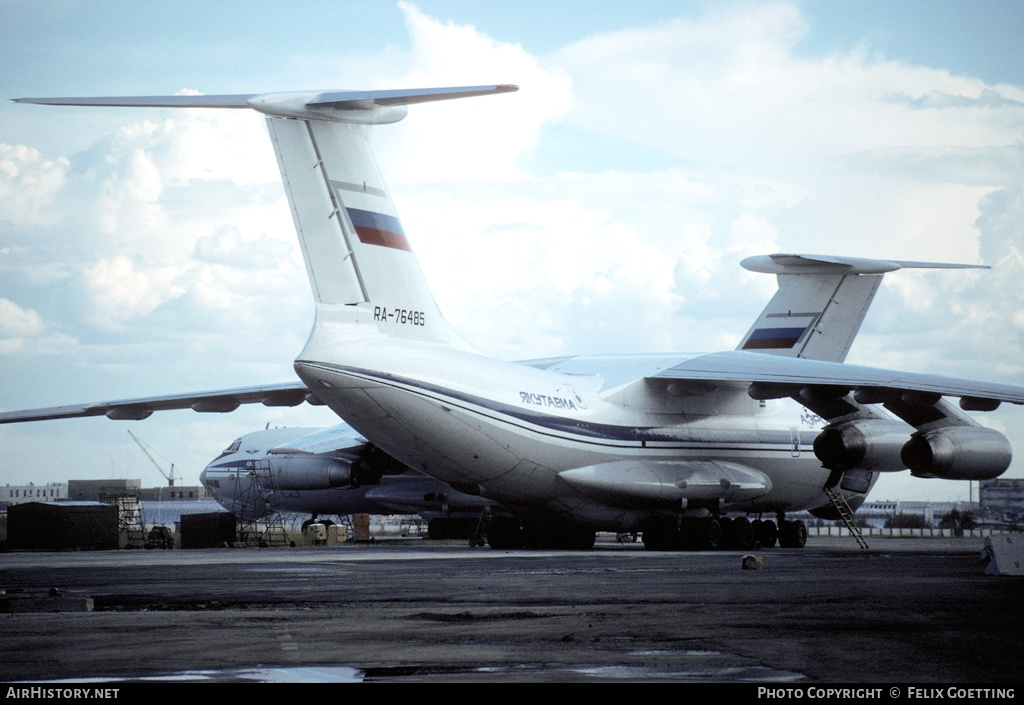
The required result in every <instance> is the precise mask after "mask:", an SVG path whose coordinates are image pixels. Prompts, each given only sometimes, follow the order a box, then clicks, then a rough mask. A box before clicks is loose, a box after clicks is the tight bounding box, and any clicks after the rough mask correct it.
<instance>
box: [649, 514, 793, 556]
mask: <svg viewBox="0 0 1024 705" xmlns="http://www.w3.org/2000/svg"><path fill="white" fill-rule="evenodd" d="M643 542H644V547H645V548H647V549H648V550H651V551H714V550H719V549H724V550H740V551H749V550H752V549H754V548H772V547H774V546H775V545H776V543H778V545H779V546H781V547H783V548H803V546H804V544H805V543H806V542H807V527H806V526H805V525H804V523H803V522H802V521H785V520H783V521H782V522H781V527H780V526H779V525H777V524H776V523H775V522H774V521H772V520H770V519H769V520H761V519H755V520H753V521H751V520H749V519H747V518H746V517H738V518H730V517H716V516H707V517H702V518H697V517H682V518H681V519H676V518H673V517H668V518H662V519H659V520H656V521H653V522H652V523H651V524H650V525H649V526H648V527H647V528H646V529H645V530H644V532H643Z"/></svg>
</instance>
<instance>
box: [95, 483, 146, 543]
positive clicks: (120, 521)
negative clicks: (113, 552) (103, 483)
mask: <svg viewBox="0 0 1024 705" xmlns="http://www.w3.org/2000/svg"><path fill="white" fill-rule="evenodd" d="M99 497H100V501H101V502H103V503H104V504H113V505H114V506H115V507H117V532H118V536H119V543H120V545H121V548H145V547H146V528H145V522H143V520H142V505H141V504H140V503H139V495H138V491H137V490H135V489H132V488H127V489H123V488H121V489H111V488H108V487H102V488H100V494H99Z"/></svg>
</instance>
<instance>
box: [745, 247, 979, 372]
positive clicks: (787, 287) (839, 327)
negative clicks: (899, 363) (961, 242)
mask: <svg viewBox="0 0 1024 705" xmlns="http://www.w3.org/2000/svg"><path fill="white" fill-rule="evenodd" d="M741 264H742V265H743V267H744V268H745V269H749V270H750V271H752V272H764V273H766V274H776V275H778V280H779V290H778V291H777V292H775V296H774V297H772V300H771V301H769V302H768V305H767V306H766V307H765V309H764V311H762V312H761V315H760V316H759V317H758V319H757V321H756V322H755V323H754V325H753V327H751V329H750V331H749V332H748V333H747V335H746V336H745V337H744V338H743V341H742V342H741V343H740V345H739V348H738V349H739V350H751V351H754V352H759V353H768V354H771V355H781V356H784V357H802V358H806V359H809V360H826V361H829V362H842V361H844V360H845V359H846V354H847V353H848V352H849V351H850V346H851V345H853V339H854V338H855V337H856V336H857V331H858V330H860V325H861V323H862V322H863V320H864V316H865V315H866V314H867V312H868V308H869V307H870V306H871V301H872V299H874V297H875V292H877V291H878V286H879V285H880V284H881V283H882V276H883V275H885V274H886V273H887V272H894V271H896V270H897V269H965V268H975V267H976V265H969V264H939V263H932V262H904V261H894V260H875V259H860V258H855V257H825V256H821V255H786V254H777V255H765V256H760V257H748V258H747V259H745V260H743V262H742V263H741Z"/></svg>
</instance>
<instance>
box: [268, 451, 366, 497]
mask: <svg viewBox="0 0 1024 705" xmlns="http://www.w3.org/2000/svg"><path fill="white" fill-rule="evenodd" d="M268 460H269V461H270V471H269V472H268V471H267V470H263V469H260V470H257V474H258V475H259V476H260V479H261V480H262V481H263V482H264V483H265V485H266V486H267V487H274V488H277V489H279V490H328V489H330V488H332V487H344V486H346V485H349V484H351V482H352V466H351V464H350V463H349V462H347V461H345V460H339V459H338V458H332V457H330V456H328V455H306V454H287V455H284V454H282V455H270V456H269V457H268ZM270 474H273V478H271V477H270Z"/></svg>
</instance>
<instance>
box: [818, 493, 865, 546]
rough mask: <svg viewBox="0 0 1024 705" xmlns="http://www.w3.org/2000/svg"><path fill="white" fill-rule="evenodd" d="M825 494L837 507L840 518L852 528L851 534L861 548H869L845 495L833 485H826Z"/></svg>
mask: <svg viewBox="0 0 1024 705" xmlns="http://www.w3.org/2000/svg"><path fill="white" fill-rule="evenodd" d="M824 489H825V494H826V495H828V498H829V501H830V502H832V506H833V507H835V508H836V511H837V512H838V513H839V518H840V519H842V520H843V524H845V525H846V528H847V529H849V530H850V535H851V536H853V538H855V539H857V545H859V546H860V547H861V548H867V547H868V543H867V541H865V540H864V535H863V534H861V532H860V527H859V526H857V525H856V524H855V523H853V510H852V509H850V505H849V504H847V503H846V500H845V499H843V496H842V495H841V494H839V493H838V492H836V491H835V490H834V489H832V488H831V487H825V488H824Z"/></svg>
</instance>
